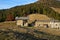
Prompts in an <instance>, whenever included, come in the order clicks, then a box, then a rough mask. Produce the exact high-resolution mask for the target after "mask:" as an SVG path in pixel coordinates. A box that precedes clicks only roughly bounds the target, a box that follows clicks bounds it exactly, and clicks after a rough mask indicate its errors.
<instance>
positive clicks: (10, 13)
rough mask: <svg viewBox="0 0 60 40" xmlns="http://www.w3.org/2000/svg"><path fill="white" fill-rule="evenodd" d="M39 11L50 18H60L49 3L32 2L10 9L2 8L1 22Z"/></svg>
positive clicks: (0, 11)
mask: <svg viewBox="0 0 60 40" xmlns="http://www.w3.org/2000/svg"><path fill="white" fill-rule="evenodd" d="M33 13H39V14H44V15H47V16H48V17H50V18H54V19H57V20H60V18H59V17H60V14H59V13H57V12H55V11H54V10H52V9H51V8H49V7H48V6H47V5H46V6H44V5H43V4H41V3H39V4H38V3H31V4H27V5H21V6H16V7H12V8H10V9H3V10H0V22H3V21H14V20H15V17H17V16H18V17H21V16H27V15H29V14H33Z"/></svg>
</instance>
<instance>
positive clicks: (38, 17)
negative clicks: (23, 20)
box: [28, 14, 50, 23]
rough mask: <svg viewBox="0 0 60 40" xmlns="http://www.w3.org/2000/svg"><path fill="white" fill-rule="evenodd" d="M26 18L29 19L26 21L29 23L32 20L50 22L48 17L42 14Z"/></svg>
mask: <svg viewBox="0 0 60 40" xmlns="http://www.w3.org/2000/svg"><path fill="white" fill-rule="evenodd" d="M28 17H29V20H28V22H29V23H31V22H33V21H34V20H50V18H49V17H48V16H46V15H42V14H31V15H28Z"/></svg>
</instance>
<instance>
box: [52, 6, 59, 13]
mask: <svg viewBox="0 0 60 40" xmlns="http://www.w3.org/2000/svg"><path fill="white" fill-rule="evenodd" d="M51 8H52V9H53V10H54V11H56V12H58V13H60V8H54V7H51Z"/></svg>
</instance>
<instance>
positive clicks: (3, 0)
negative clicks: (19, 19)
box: [0, 0, 37, 9]
mask: <svg viewBox="0 0 60 40" xmlns="http://www.w3.org/2000/svg"><path fill="white" fill-rule="evenodd" d="M35 1H37V0H0V9H8V8H11V7H14V6H19V5H25V4H29V3H33V2H35Z"/></svg>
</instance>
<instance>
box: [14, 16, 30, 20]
mask: <svg viewBox="0 0 60 40" xmlns="http://www.w3.org/2000/svg"><path fill="white" fill-rule="evenodd" d="M15 19H16V20H28V19H29V18H28V17H16V18H15Z"/></svg>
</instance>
